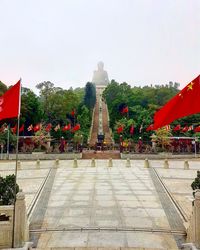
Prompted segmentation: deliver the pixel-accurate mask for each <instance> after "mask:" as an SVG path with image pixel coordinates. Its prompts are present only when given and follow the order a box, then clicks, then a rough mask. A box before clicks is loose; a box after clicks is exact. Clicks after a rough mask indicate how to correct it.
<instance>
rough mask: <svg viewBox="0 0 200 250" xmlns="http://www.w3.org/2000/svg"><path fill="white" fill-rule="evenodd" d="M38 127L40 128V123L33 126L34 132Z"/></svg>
mask: <svg viewBox="0 0 200 250" xmlns="http://www.w3.org/2000/svg"><path fill="white" fill-rule="evenodd" d="M40 129H41V124H40V123H38V124H36V125H35V126H34V127H33V131H34V132H37V131H39V130H40Z"/></svg>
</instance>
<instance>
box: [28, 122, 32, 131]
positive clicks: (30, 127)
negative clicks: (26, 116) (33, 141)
mask: <svg viewBox="0 0 200 250" xmlns="http://www.w3.org/2000/svg"><path fill="white" fill-rule="evenodd" d="M27 130H28V131H29V132H30V131H32V130H33V125H32V124H31V125H30V126H29V127H28V128H27Z"/></svg>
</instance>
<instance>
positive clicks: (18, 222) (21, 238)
mask: <svg viewBox="0 0 200 250" xmlns="http://www.w3.org/2000/svg"><path fill="white" fill-rule="evenodd" d="M28 240H29V226H28V222H27V214H26V204H25V195H24V193H23V192H22V191H21V190H20V191H19V192H18V193H17V195H16V203H15V228H14V247H22V246H23V245H24V243H25V242H26V241H28Z"/></svg>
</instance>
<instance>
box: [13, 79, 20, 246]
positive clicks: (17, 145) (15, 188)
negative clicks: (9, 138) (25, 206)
mask: <svg viewBox="0 0 200 250" xmlns="http://www.w3.org/2000/svg"><path fill="white" fill-rule="evenodd" d="M20 107H21V79H20V91H19V109H18V117H17V143H16V160H15V183H14V208H13V234H12V235H13V236H12V247H13V248H14V247H15V207H16V206H15V205H16V191H17V163H18V152H19V123H20Z"/></svg>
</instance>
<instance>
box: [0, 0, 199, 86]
mask: <svg viewBox="0 0 200 250" xmlns="http://www.w3.org/2000/svg"><path fill="white" fill-rule="evenodd" d="M0 11H1V21H0V80H1V81H3V82H5V83H6V84H8V85H10V84H13V83H15V82H16V81H17V80H18V79H19V78H20V77H22V80H23V84H24V85H25V86H26V87H30V88H32V89H33V88H34V86H35V85H36V84H37V83H39V82H42V81H46V80H50V81H52V82H53V83H55V85H56V86H60V87H63V88H69V87H70V86H73V87H78V86H84V84H85V83H86V82H87V81H91V78H92V74H93V70H95V69H96V64H97V62H98V61H99V60H102V61H103V62H104V64H105V69H106V70H107V71H108V75H109V78H110V79H115V80H116V81H119V82H123V81H126V82H128V83H129V84H131V85H132V86H133V85H134V84H135V85H137V86H139V85H145V84H157V83H158V84H159V83H168V82H169V81H170V80H172V81H177V82H180V83H181V84H182V86H184V85H185V84H186V83H188V82H189V81H191V80H192V79H193V78H195V77H196V76H197V75H199V74H200V0H187V1H186V0H167V1H165V0H157V1H156V0H152V1H151V0H137V1H136V0H0Z"/></svg>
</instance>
